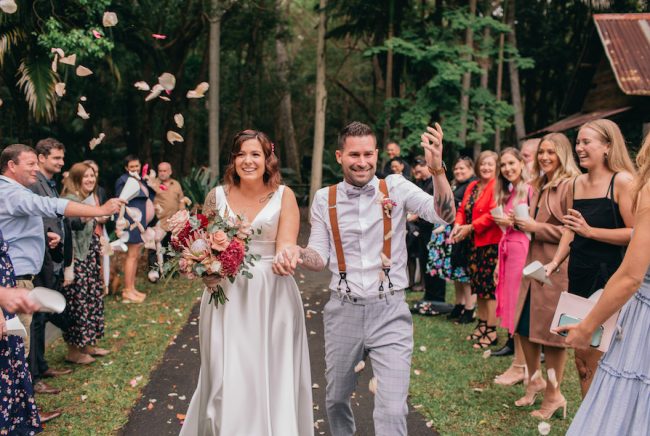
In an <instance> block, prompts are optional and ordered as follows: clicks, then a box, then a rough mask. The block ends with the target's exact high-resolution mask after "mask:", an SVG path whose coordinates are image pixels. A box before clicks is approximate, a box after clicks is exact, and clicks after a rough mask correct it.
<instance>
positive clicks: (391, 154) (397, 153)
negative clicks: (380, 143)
mask: <svg viewBox="0 0 650 436" xmlns="http://www.w3.org/2000/svg"><path fill="white" fill-rule="evenodd" d="M401 152H402V150H401V148H400V146H399V145H398V144H397V142H395V141H391V142H389V143H388V144H386V155H387V156H388V161H387V162H386V164H385V165H384V169H383V170H382V177H386V176H388V175H389V174H393V171H392V169H391V167H390V165H391V161H392V159H393V158H396V157H401V158H402V159H403V156H401ZM402 174H403V175H404V177H406V178H407V179H409V180H411V165H409V164H408V163H407V162H406V161H404V169H403V170H402Z"/></svg>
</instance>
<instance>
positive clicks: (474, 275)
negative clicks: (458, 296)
mask: <svg viewBox="0 0 650 436" xmlns="http://www.w3.org/2000/svg"><path fill="white" fill-rule="evenodd" d="M480 195H481V190H480V189H479V187H478V184H477V185H476V186H474V189H473V190H472V193H471V194H470V196H469V199H468V201H467V204H466V205H465V216H466V217H467V224H471V223H472V211H473V210H474V204H475V203H476V200H477V199H478V197H479V196H480ZM470 237H473V236H470ZM498 259H499V244H490V245H485V246H482V247H477V246H476V245H474V244H472V251H471V253H470V255H469V264H468V266H469V281H470V285H471V287H472V293H473V294H476V296H477V297H478V298H482V299H484V300H494V299H496V296H495V292H496V284H495V283H494V270H495V269H496V265H497V260H498Z"/></svg>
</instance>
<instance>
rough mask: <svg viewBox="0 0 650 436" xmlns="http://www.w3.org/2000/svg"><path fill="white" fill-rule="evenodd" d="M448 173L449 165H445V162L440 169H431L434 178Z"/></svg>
mask: <svg viewBox="0 0 650 436" xmlns="http://www.w3.org/2000/svg"><path fill="white" fill-rule="evenodd" d="M446 171H447V165H445V161H442V165H441V166H440V168H437V169H436V168H432V167H429V172H430V173H431V174H432V175H434V176H439V175H440V174H445V172H446Z"/></svg>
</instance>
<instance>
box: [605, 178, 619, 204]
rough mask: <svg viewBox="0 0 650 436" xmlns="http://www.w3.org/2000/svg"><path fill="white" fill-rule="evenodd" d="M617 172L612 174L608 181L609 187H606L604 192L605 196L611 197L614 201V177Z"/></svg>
mask: <svg viewBox="0 0 650 436" xmlns="http://www.w3.org/2000/svg"><path fill="white" fill-rule="evenodd" d="M617 174H618V173H614V175H612V179H611V180H610V181H609V187H608V188H607V193H606V194H605V197H606V198H609V199H611V200H612V201H614V179H615V178H616V175H617ZM610 193H611V197H610Z"/></svg>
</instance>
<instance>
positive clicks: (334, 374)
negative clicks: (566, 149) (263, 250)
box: [280, 121, 455, 436]
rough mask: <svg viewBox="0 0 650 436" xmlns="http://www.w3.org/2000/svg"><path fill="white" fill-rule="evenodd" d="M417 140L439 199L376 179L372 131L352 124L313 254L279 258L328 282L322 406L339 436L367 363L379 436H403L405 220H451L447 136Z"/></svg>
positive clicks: (318, 205)
mask: <svg viewBox="0 0 650 436" xmlns="http://www.w3.org/2000/svg"><path fill="white" fill-rule="evenodd" d="M421 139H422V142H421V145H422V147H423V148H424V152H425V158H426V161H427V165H428V167H429V169H430V171H431V173H432V175H433V187H434V195H433V196H431V195H429V194H427V193H425V192H424V191H422V190H421V189H420V188H418V187H417V186H416V185H414V184H413V183H411V182H409V181H408V180H406V179H405V178H404V177H402V176H401V175H390V176H388V177H387V178H386V179H385V180H379V179H378V178H377V177H375V170H376V167H377V153H378V151H377V140H376V137H375V134H374V133H373V131H372V129H371V128H370V127H369V126H367V125H365V124H363V123H360V122H356V121H355V122H352V123H350V124H348V125H347V126H346V127H345V128H343V130H342V131H341V132H340V134H339V139H338V149H337V150H336V160H337V161H338V163H339V164H340V165H341V167H342V170H343V176H344V180H343V182H341V183H338V184H337V185H334V186H332V187H329V188H323V189H321V190H319V191H318V192H317V193H316V195H315V197H314V200H313V204H312V207H311V235H310V238H309V244H308V246H307V247H306V248H300V247H297V246H294V247H291V248H289V249H286V250H285V251H284V252H283V253H281V254H282V255H281V256H280V260H281V261H282V262H281V264H282V267H283V268H284V270H285V271H286V272H287V273H293V271H294V270H295V267H296V265H297V264H302V266H303V267H305V268H308V269H311V270H314V271H320V270H323V269H324V268H325V267H329V269H330V271H331V272H332V279H331V281H330V286H329V287H330V289H331V290H332V293H331V299H330V301H329V302H328V303H327V304H326V305H325V308H324V323H325V360H326V364H327V370H326V378H327V390H326V398H327V400H326V405H327V416H328V419H329V424H330V429H331V432H332V434H333V435H334V436H351V435H353V434H354V433H355V424H354V417H353V415H352V408H351V407H350V396H351V394H352V392H353V391H354V389H355V387H356V382H357V374H356V372H355V366H356V365H357V364H358V363H359V362H360V361H362V360H364V359H365V358H366V357H369V358H370V360H371V362H372V368H373V372H374V375H375V379H376V381H377V388H376V397H375V410H374V413H373V418H374V423H375V434H377V435H382V436H398V435H406V434H407V430H406V415H407V414H408V407H407V404H406V399H407V394H408V387H409V376H410V367H411V354H412V351H413V323H412V319H411V313H410V311H409V307H408V305H407V304H406V303H405V295H404V289H405V288H406V287H407V286H408V276H407V269H406V261H407V254H406V243H405V236H406V214H407V212H411V213H415V214H417V215H418V216H419V217H420V218H422V219H424V220H426V221H429V222H431V223H441V224H442V223H451V222H452V221H453V220H454V215H455V210H454V200H453V198H454V197H453V194H452V191H451V188H450V186H449V183H448V182H447V178H446V177H445V168H444V166H443V163H442V129H441V128H440V126H439V125H438V124H436V127H435V129H434V128H431V127H429V128H427V131H426V132H425V133H424V134H423V135H422V136H421Z"/></svg>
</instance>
